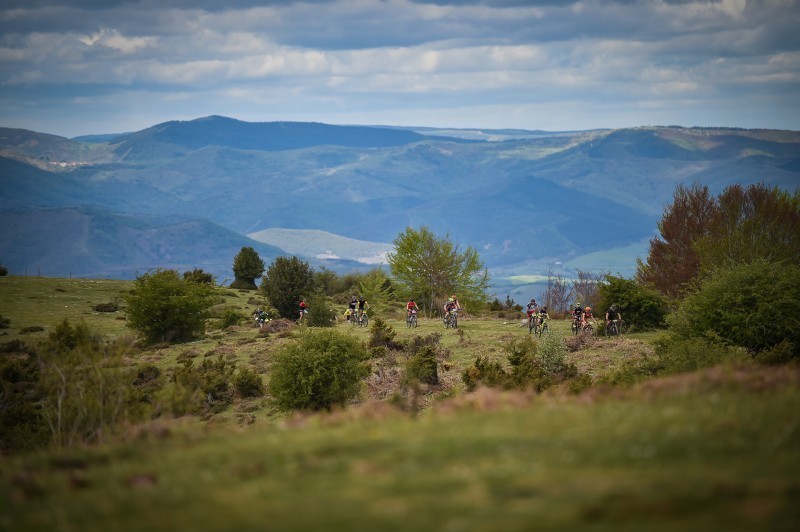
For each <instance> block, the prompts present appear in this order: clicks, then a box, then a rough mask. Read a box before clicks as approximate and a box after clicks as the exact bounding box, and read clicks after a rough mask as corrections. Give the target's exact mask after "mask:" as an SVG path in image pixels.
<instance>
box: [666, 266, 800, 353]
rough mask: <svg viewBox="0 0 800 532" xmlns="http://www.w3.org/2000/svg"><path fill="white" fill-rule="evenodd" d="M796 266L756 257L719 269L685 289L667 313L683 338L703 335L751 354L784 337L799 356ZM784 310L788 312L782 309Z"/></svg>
mask: <svg viewBox="0 0 800 532" xmlns="http://www.w3.org/2000/svg"><path fill="white" fill-rule="evenodd" d="M798 296H800V266H798V265H796V264H793V263H783V262H781V263H778V262H766V261H756V262H752V263H750V264H739V265H736V266H732V267H721V268H718V269H716V270H714V271H713V272H711V273H709V274H708V275H707V276H706V277H704V278H703V280H702V282H701V283H698V284H697V285H696V286H695V287H694V288H693V290H692V291H690V292H689V293H688V294H687V295H686V297H685V298H684V299H683V301H682V302H681V304H680V306H679V307H678V309H677V310H676V311H675V312H674V313H673V314H672V315H671V316H670V326H671V327H670V328H671V329H672V330H673V331H674V332H676V333H677V334H679V335H681V336H684V337H690V338H694V337H701V338H703V337H708V336H711V337H713V338H717V339H720V340H722V342H723V343H724V344H727V345H735V346H740V347H744V348H746V349H748V350H749V351H750V352H751V353H758V352H760V351H763V350H766V349H770V348H772V347H774V346H777V345H778V344H780V343H782V342H784V341H788V342H790V343H791V344H792V350H793V353H794V356H795V357H797V356H800V315H798V314H797V313H796V312H794V310H793V309H794V307H795V306H796V303H797V298H798ZM787 309H789V310H787Z"/></svg>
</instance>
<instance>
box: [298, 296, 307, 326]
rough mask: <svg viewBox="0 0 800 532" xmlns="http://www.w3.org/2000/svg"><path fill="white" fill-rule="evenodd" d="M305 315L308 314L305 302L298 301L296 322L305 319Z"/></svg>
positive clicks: (303, 300) (302, 300)
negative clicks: (298, 308) (298, 311)
mask: <svg viewBox="0 0 800 532" xmlns="http://www.w3.org/2000/svg"><path fill="white" fill-rule="evenodd" d="M306 314H308V304H306V300H305V299H301V300H300V319H299V320H298V321H300V320H302V319H303V318H304V317H305V315H306Z"/></svg>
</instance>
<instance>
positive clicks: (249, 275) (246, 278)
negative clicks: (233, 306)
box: [231, 246, 264, 290]
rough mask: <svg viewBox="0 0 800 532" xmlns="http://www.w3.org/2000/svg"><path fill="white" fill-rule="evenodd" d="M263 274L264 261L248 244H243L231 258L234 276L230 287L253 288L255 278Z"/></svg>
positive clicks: (254, 286) (254, 287)
mask: <svg viewBox="0 0 800 532" xmlns="http://www.w3.org/2000/svg"><path fill="white" fill-rule="evenodd" d="M263 274H264V261H263V260H261V257H259V256H258V252H257V251H256V250H255V249H253V248H252V247H250V246H245V247H243V248H242V249H241V251H239V253H238V254H237V255H236V256H235V257H234V258H233V275H234V276H235V277H236V279H234V281H233V283H231V288H244V289H250V290H255V289H256V288H258V287H257V286H256V279H258V278H259V277H261V276H262V275H263Z"/></svg>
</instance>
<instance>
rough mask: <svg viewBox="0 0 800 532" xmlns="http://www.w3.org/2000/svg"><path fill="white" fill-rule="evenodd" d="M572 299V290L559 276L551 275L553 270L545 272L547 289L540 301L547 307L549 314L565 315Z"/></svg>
mask: <svg viewBox="0 0 800 532" xmlns="http://www.w3.org/2000/svg"><path fill="white" fill-rule="evenodd" d="M571 298H572V290H571V289H570V287H569V284H568V283H567V281H566V280H565V279H564V278H563V277H561V274H560V273H559V274H556V275H555V276H554V275H553V270H552V269H550V270H549V271H548V272H547V289H546V290H545V292H544V293H543V294H542V296H541V298H540V300H541V301H542V302H543V303H544V305H546V306H547V309H548V311H549V312H551V313H556V314H565V313H566V312H567V309H568V308H569V301H570V299H571Z"/></svg>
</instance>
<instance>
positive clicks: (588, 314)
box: [581, 305, 597, 328]
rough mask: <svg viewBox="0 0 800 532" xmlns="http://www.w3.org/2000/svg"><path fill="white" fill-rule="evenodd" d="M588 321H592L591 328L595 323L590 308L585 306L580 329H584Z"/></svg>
mask: <svg viewBox="0 0 800 532" xmlns="http://www.w3.org/2000/svg"><path fill="white" fill-rule="evenodd" d="M589 320H591V321H592V326H594V325H595V324H596V323H597V322H595V320H594V316H593V315H592V307H590V306H588V305H587V306H586V308H585V309H583V316H582V319H581V328H584V327H586V325H588V323H589Z"/></svg>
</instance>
